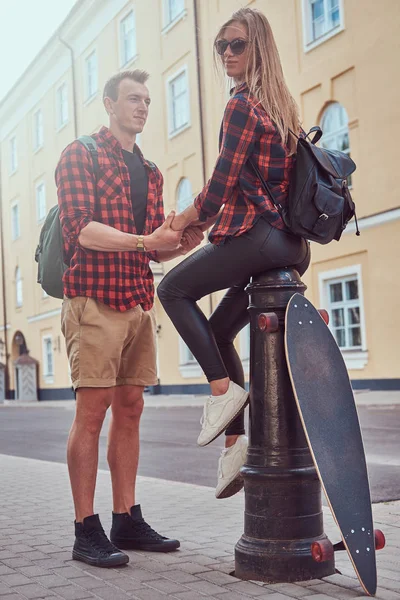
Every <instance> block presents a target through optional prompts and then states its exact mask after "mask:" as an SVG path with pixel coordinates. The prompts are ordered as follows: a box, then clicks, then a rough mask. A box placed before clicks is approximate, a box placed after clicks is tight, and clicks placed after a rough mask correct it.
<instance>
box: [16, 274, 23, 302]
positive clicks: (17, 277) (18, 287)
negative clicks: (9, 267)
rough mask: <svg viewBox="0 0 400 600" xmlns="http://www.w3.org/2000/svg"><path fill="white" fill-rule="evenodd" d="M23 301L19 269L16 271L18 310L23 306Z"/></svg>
mask: <svg viewBox="0 0 400 600" xmlns="http://www.w3.org/2000/svg"><path fill="white" fill-rule="evenodd" d="M23 300H24V299H23V293H22V277H21V269H20V268H19V267H17V268H16V269H15V301H16V305H17V308H20V307H21V306H22V304H23Z"/></svg>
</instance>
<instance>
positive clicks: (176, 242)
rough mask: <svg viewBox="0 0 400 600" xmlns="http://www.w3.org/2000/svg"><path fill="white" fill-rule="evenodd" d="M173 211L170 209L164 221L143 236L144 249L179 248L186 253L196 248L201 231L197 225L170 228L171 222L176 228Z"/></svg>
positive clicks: (200, 237)
mask: <svg viewBox="0 0 400 600" xmlns="http://www.w3.org/2000/svg"><path fill="white" fill-rule="evenodd" d="M179 217H180V215H178V217H176V216H175V211H171V212H170V213H169V215H168V216H167V218H166V220H165V222H164V223H163V224H162V225H161V226H160V227H158V228H157V229H156V230H155V231H153V233H151V234H150V235H148V236H146V237H145V240H144V242H145V247H146V250H149V251H150V252H152V251H154V250H157V251H159V252H165V251H173V250H180V254H186V253H187V252H190V250H193V248H196V246H198V245H199V244H200V242H201V240H202V239H203V238H204V235H203V232H202V231H201V229H200V228H199V227H193V226H189V227H186V228H184V229H183V230H182V229H176V230H175V229H172V227H171V224H172V222H173V223H174V225H175V228H176V219H177V218H179Z"/></svg>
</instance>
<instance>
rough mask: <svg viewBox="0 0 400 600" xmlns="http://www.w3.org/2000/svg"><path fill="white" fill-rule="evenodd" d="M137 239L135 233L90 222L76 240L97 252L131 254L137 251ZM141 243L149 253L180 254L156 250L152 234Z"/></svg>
mask: <svg viewBox="0 0 400 600" xmlns="http://www.w3.org/2000/svg"><path fill="white" fill-rule="evenodd" d="M138 238H139V236H138V235H136V234H135V233H125V232H124V231H119V229H115V228H114V227H110V226H109V225H104V223H99V222H98V221H92V222H91V223H89V224H88V225H86V227H84V228H83V229H82V231H81V233H80V235H79V238H78V239H79V243H80V245H81V246H82V247H83V248H88V249H90V250H96V251H98V252H132V251H136V250H137V242H138ZM143 241H144V247H145V248H146V250H148V251H149V252H153V251H155V250H157V251H158V252H161V253H167V254H168V253H171V254H172V253H174V252H175V256H179V255H180V254H181V253H182V251H181V250H180V249H176V250H162V249H161V250H158V248H159V242H157V240H156V239H154V235H152V234H150V235H145V236H143ZM171 258H174V257H171ZM166 260H170V259H166Z"/></svg>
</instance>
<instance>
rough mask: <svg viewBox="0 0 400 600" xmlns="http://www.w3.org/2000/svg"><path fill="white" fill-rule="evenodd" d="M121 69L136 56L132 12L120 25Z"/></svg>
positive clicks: (134, 25)
mask: <svg viewBox="0 0 400 600" xmlns="http://www.w3.org/2000/svg"><path fill="white" fill-rule="evenodd" d="M120 44H121V48H120V52H121V55H120V56H121V67H123V66H125V65H126V64H127V63H129V62H130V61H131V60H133V59H134V58H135V56H136V24H135V14H134V12H133V10H131V12H130V13H128V14H127V15H126V17H124V18H123V19H122V21H121V23H120Z"/></svg>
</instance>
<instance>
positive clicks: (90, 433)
mask: <svg viewBox="0 0 400 600" xmlns="http://www.w3.org/2000/svg"><path fill="white" fill-rule="evenodd" d="M114 389H115V388H80V389H78V390H77V394H76V414H75V419H74V422H73V424H72V427H71V431H70V434H69V439H68V446H67V460H68V470H69V477H70V481H71V488H72V496H73V499H74V505H75V515H76V521H77V522H78V523H82V522H83V519H84V518H86V517H88V516H90V515H93V513H94V506H93V505H94V492H95V486H96V477H97V466H98V455H99V436H100V431H101V428H102V425H103V421H104V417H105V415H106V412H107V409H108V407H109V406H110V405H111V401H112V397H113V394H114Z"/></svg>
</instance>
